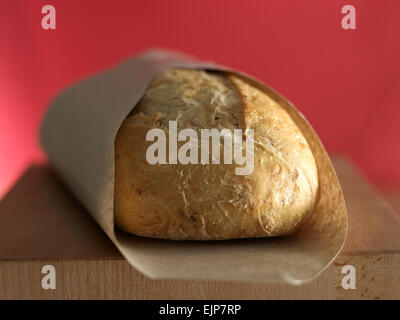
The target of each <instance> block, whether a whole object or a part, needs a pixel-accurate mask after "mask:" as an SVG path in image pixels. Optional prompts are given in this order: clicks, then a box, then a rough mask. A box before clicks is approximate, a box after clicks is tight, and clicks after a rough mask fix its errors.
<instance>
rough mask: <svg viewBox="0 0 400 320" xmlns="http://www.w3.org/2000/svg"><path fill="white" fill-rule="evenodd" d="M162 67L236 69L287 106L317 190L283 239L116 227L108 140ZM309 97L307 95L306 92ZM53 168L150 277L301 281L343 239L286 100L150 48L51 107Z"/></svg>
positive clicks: (329, 183) (48, 146) (309, 133)
mask: <svg viewBox="0 0 400 320" xmlns="http://www.w3.org/2000/svg"><path fill="white" fill-rule="evenodd" d="M168 67H185V68H203V69H218V70H225V71H230V72H235V73H237V74H240V75H241V76H243V77H245V78H246V79H247V80H248V81H251V82H252V84H253V85H255V86H257V87H259V88H261V89H262V90H265V91H266V92H267V93H268V94H269V95H270V96H271V97H272V98H274V99H275V100H276V101H278V102H279V103H280V105H281V106H282V107H283V108H285V110H287V112H288V113H289V114H290V115H291V117H292V118H293V120H294V121H295V122H296V124H297V125H298V126H299V127H300V129H301V130H302V132H303V134H304V136H305V137H306V139H307V140H308V142H309V144H310V147H311V149H312V152H313V154H314V157H315V159H316V162H317V166H318V173H319V184H320V192H319V199H318V202H317V204H316V207H315V210H314V212H313V214H312V217H311V219H310V220H309V221H308V223H306V224H305V225H303V226H302V227H301V228H300V230H299V231H298V232H297V233H296V234H294V235H292V236H289V237H279V238H264V239H245V240H229V241H210V242H194V241H186V242H179V241H168V240H156V239H147V238H141V237H137V236H134V235H130V234H126V233H123V232H121V231H119V230H118V229H117V228H114V221H113V198H114V140H115V136H116V133H117V131H118V129H119V127H120V125H121V123H122V121H123V120H124V118H125V117H126V116H127V115H128V113H129V112H130V111H131V110H132V109H133V108H134V107H135V105H136V103H137V102H138V101H139V99H140V98H141V96H142V95H143V93H144V91H145V89H146V88H147V86H148V85H149V83H150V81H151V79H152V77H153V76H154V75H155V74H156V73H157V72H159V71H160V70H162V69H164V68H168ZM310 94H312V93H310ZM41 141H42V145H43V148H44V149H45V151H46V152H47V154H48V156H49V159H50V162H51V164H52V166H53V167H54V168H55V169H56V171H57V172H58V174H59V175H60V176H61V177H62V179H63V180H64V181H65V182H66V184H67V185H68V186H69V188H70V189H71V190H72V191H73V193H74V194H75V195H76V197H77V198H78V199H79V200H80V201H81V202H82V203H83V205H84V206H85V207H86V208H87V210H88V211H89V212H90V214H91V215H92V216H93V218H94V219H95V220H96V221H97V222H98V223H99V225H100V226H101V227H102V228H103V230H104V232H106V233H107V235H108V236H109V237H110V239H111V240H112V241H113V243H114V244H115V246H116V247H117V248H118V249H119V251H120V252H121V253H122V255H123V256H124V257H125V258H126V259H127V260H128V261H129V263H130V264H131V265H132V266H134V267H135V268H136V269H137V270H139V271H140V272H142V273H144V274H145V275H147V276H149V277H151V278H175V279H177V278H180V279H182V278H190V279H215V280H217V279H218V280H244V281H258V282H286V283H290V284H301V283H304V282H307V281H310V280H311V279H313V278H314V277H316V276H317V275H318V274H319V273H320V272H321V271H322V270H324V269H325V268H326V267H327V266H328V265H329V264H330V263H331V262H332V260H333V259H334V258H335V257H336V255H337V254H338V253H339V251H340V249H341V248H342V246H343V243H344V241H345V238H346V233H347V213H346V207H345V203H344V198H343V195H342V192H341V188H340V185H339V182H338V179H337V177H336V174H335V171H334V169H333V167H332V164H331V162H330V160H329V157H328V155H327V153H326V151H325V149H324V147H323V146H322V144H321V142H320V140H319V138H318V136H317V135H316V133H315V132H314V130H313V129H312V128H311V126H310V125H309V124H308V122H307V121H306V120H305V118H304V117H303V116H302V115H301V114H300V113H299V112H298V111H297V110H296V109H295V107H294V106H293V105H292V104H291V103H290V102H288V101H287V100H286V99H285V98H283V97H282V96H280V95H279V94H278V93H276V92H275V91H273V90H272V89H271V88H269V87H267V86H265V85H263V84H261V83H260V82H258V81H256V80H254V79H253V78H251V77H249V76H247V75H244V74H242V73H238V72H236V71H233V70H231V69H229V68H226V67H222V66H218V65H216V64H214V63H212V62H200V61H197V60H196V59H195V58H193V57H190V56H187V55H184V54H181V53H177V52H171V51H165V50H151V51H147V52H145V53H144V54H141V55H139V56H137V57H134V58H131V59H128V60H126V61H124V62H123V63H121V64H119V65H118V66H116V67H115V68H112V69H110V70H108V71H105V72H103V73H100V74H98V75H95V76H93V77H90V78H88V79H86V80H84V81H82V82H79V83H78V84H76V85H74V86H72V87H71V88H69V89H68V90H66V91H65V92H63V93H62V94H61V95H60V96H59V97H57V98H56V99H55V101H54V102H53V103H52V104H51V106H50V108H49V110H48V112H47V114H46V116H45V119H44V121H43V126H42V131H41Z"/></svg>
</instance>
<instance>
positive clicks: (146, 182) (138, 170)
mask: <svg viewBox="0 0 400 320" xmlns="http://www.w3.org/2000/svg"><path fill="white" fill-rule="evenodd" d="M171 120H176V121H177V124H178V130H181V129H184V128H193V129H195V130H196V131H199V130H200V129H207V128H208V129H211V128H217V129H218V130H222V129H223V128H228V129H234V128H239V129H245V128H251V129H253V130H254V141H255V144H254V171H253V172H252V173H251V174H250V175H237V174H235V168H236V167H237V165H236V164H235V163H233V164H181V163H178V164H155V165H152V164H149V163H148V162H147V160H146V150H147V148H148V147H149V146H150V145H151V144H152V143H153V142H151V141H146V134H147V132H148V131H149V130H150V129H152V128H160V129H163V130H164V131H165V132H166V136H167V137H168V124H169V121H171ZM199 135H200V134H199ZM167 139H168V138H167ZM223 150H224V149H223V147H221V151H222V154H223ZM317 193H318V173H317V167H316V163H315V160H314V157H313V154H312V152H311V150H310V148H309V146H308V143H307V141H306V139H305V138H304V136H303V135H302V133H301V131H300V130H299V128H298V127H297V126H296V124H295V123H294V122H293V120H292V119H291V118H290V116H289V115H288V114H287V112H286V111H285V110H283V109H282V108H281V107H280V106H279V105H278V104H277V103H276V102H275V101H274V100H272V99H271V98H270V97H269V96H268V95H267V94H265V93H264V92H262V91H260V90H259V89H257V88H254V87H252V86H250V85H249V84H248V83H246V82H245V80H243V79H242V78H240V77H238V76H235V75H232V74H228V73H222V72H206V71H203V70H184V69H169V70H166V71H163V72H161V73H159V74H158V75H157V76H156V77H155V78H154V79H153V81H152V83H151V84H150V86H149V88H148V89H147V90H146V92H145V94H144V96H143V98H142V99H141V101H140V102H139V103H138V105H137V106H136V108H135V109H134V110H133V112H132V113H131V114H130V115H129V116H128V117H127V118H126V119H125V120H124V122H123V123H122V126H121V128H120V129H119V131H118V134H117V137H116V140H115V202H114V212H115V222H116V224H117V225H118V226H119V227H120V228H121V229H123V230H125V231H127V232H130V233H133V234H136V235H140V236H146V237H153V238H161V239H174V240H212V239H214V240H217V239H235V238H250V237H269V236H279V235H287V234H290V233H292V232H293V231H294V230H296V228H297V227H298V226H299V225H300V224H301V223H302V222H304V221H305V219H306V218H307V217H308V216H309V215H310V213H311V212H312V210H313V206H314V203H315V201H316V197H317Z"/></svg>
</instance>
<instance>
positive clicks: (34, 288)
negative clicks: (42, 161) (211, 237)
mask: <svg viewBox="0 0 400 320" xmlns="http://www.w3.org/2000/svg"><path fill="white" fill-rule="evenodd" d="M333 162H334V166H335V168H336V170H337V173H338V176H339V180H340V181H341V184H342V188H343V192H344V195H345V198H346V203H347V207H348V214H349V234H348V238H347V241H346V244H345V247H344V249H343V251H342V253H341V254H340V255H339V256H338V257H337V258H336V260H335V261H334V263H333V264H332V265H331V266H330V267H329V268H327V269H326V270H325V271H324V272H323V273H322V275H321V276H320V277H318V278H317V279H316V280H315V281H313V282H311V283H309V284H306V285H303V286H290V285H277V284H257V283H246V282H228V281H194V280H151V279H148V278H146V277H145V276H143V275H141V274H140V273H139V272H138V271H136V270H135V269H134V268H132V267H131V266H129V265H128V263H127V262H126V261H125V260H124V259H123V258H122V256H121V255H120V254H119V252H118V251H117V250H116V249H115V248H114V246H113V245H112V243H111V242H110V241H109V240H108V238H107V237H106V235H105V234H104V233H103V232H102V230H101V229H100V228H99V227H98V226H97V225H96V223H95V222H94V221H93V220H92V218H91V217H90V216H89V214H87V213H86V212H85V210H84V209H83V208H82V206H81V205H80V204H79V203H78V202H77V201H76V200H75V199H74V198H73V197H72V196H71V194H70V193H69V191H68V190H66V189H65V187H64V186H63V184H62V183H61V182H60V181H59V180H58V178H56V177H55V176H54V174H53V173H52V172H51V170H50V169H49V168H47V167H44V166H32V167H31V168H29V170H27V172H26V173H25V174H24V175H23V176H22V178H21V179H20V180H19V182H18V183H17V184H16V185H15V187H14V188H13V189H12V190H11V191H10V192H9V193H8V194H7V195H6V196H5V198H4V199H3V200H2V201H1V202H0V299H16V298H19V299H43V298H46V299H65V298H67V299H360V298H361V299H362V298H364V299H400V221H399V219H398V217H396V216H395V214H394V213H393V211H392V209H391V208H390V207H389V206H388V205H387V203H386V202H384V201H381V199H380V198H379V196H378V195H377V193H376V192H375V191H374V189H373V188H372V187H371V186H369V185H368V184H367V183H366V182H365V181H364V179H363V178H362V177H361V175H360V174H359V173H358V172H357V170H355V169H354V167H353V166H352V165H351V164H350V163H349V162H348V161H347V160H346V159H344V158H341V157H334V158H333ZM48 264H50V265H53V266H54V267H55V270H56V289H55V290H51V289H50V290H44V289H43V288H42V286H41V281H42V277H43V276H44V274H42V273H41V270H42V267H43V266H44V265H48ZM345 265H352V266H354V268H355V272H356V289H354V290H353V289H348V290H345V289H343V288H342V285H341V283H342V279H343V277H344V276H345V275H344V274H342V273H341V271H342V268H343V266H345Z"/></svg>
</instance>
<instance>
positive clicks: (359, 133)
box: [0, 0, 400, 195]
mask: <svg viewBox="0 0 400 320" xmlns="http://www.w3.org/2000/svg"><path fill="white" fill-rule="evenodd" d="M45 4H52V5H54V6H55V8H56V22H57V25H56V26H57V28H56V30H43V29H42V27H41V19H42V17H43V14H42V13H41V8H42V6H43V5H45ZM345 4H351V5H353V6H355V8H356V12H357V30H343V29H342V28H341V18H342V16H343V15H342V14H341V8H342V6H343V5H345ZM399 12H400V1H398V0H369V1H365V0H361V1H359V0H348V1H339V0H338V1H334V0H329V1H322V0H302V1H293V0H273V1H251V0H248V1H241V2H239V1H232V0H231V1H219V0H213V1H205V0H202V1H190V0H180V1H175V0H172V1H116V0H113V1H109V2H105V1H104V2H102V1H77V0H69V1H64V0H61V1H50V0H47V1H42V0H20V1H16V0H10V1H8V0H6V1H4V0H2V1H0V195H1V194H2V193H4V192H5V190H6V189H8V188H9V187H10V185H11V184H12V183H13V182H14V181H15V179H16V178H17V177H18V175H19V174H21V173H22V170H23V169H24V168H25V167H26V166H27V165H29V164H30V163H31V162H32V161H43V160H44V159H45V158H44V155H43V154H42V152H41V151H40V147H39V145H38V139H37V136H38V128H39V125H40V121H41V118H42V116H43V112H44V111H45V109H46V107H47V104H48V102H49V101H50V100H51V98H52V97H53V96H54V95H55V94H57V92H59V91H60V90H61V89H63V88H64V87H65V86H67V85H69V84H71V83H72V82H74V81H77V80H78V79H80V78H82V77H84V76H86V75H88V74H91V73H93V72H95V71H97V70H101V69H103V68H105V67H109V66H112V65H113V64H114V63H116V62H118V61H119V60H120V59H121V58H124V57H127V56H130V55H132V54H135V53H137V52H139V51H141V50H143V49H146V48H148V47H151V46H162V47H168V48H173V49H177V50H182V51H185V52H188V53H191V54H195V55H198V56H200V57H202V58H204V59H211V60H215V61H217V62H220V63H223V64H225V65H229V66H231V67H234V68H237V69H241V70H243V71H245V72H247V73H250V74H252V75H254V76H256V77H258V78H260V79H261V80H263V81H265V82H266V83H268V84H269V85H271V86H272V87H273V88H275V89H276V90H278V91H279V92H281V93H282V94H283V95H285V96H286V97H287V98H289V100H291V101H292V102H294V103H295V105H296V106H297V107H298V109H300V110H301V111H302V112H303V113H304V114H305V116H306V117H307V118H308V119H309V121H310V122H311V124H312V125H313V126H314V128H315V129H316V131H317V132H318V133H319V135H320V137H321V139H322V141H323V142H324V144H325V146H326V147H327V149H328V150H329V151H330V152H340V153H344V154H346V155H348V156H349V157H350V158H352V159H353V161H354V162H355V163H356V164H357V165H358V166H359V167H360V168H361V170H362V171H363V172H364V173H365V175H367V176H368V177H369V178H370V179H371V180H372V181H373V182H375V183H378V184H385V185H395V184H400V166H399V163H400V142H399V140H400V129H399V123H400V108H399V107H400V106H399V102H400V80H399V79H400V78H399V75H400V59H399V58H400V41H399V39H400V19H399V17H398V13H399Z"/></svg>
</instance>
